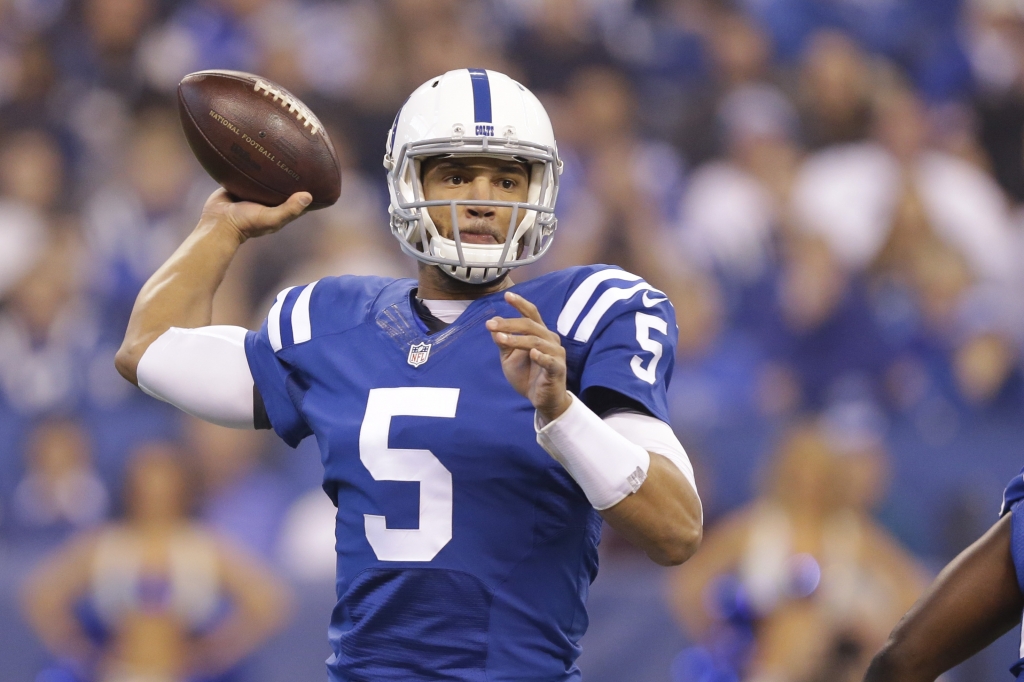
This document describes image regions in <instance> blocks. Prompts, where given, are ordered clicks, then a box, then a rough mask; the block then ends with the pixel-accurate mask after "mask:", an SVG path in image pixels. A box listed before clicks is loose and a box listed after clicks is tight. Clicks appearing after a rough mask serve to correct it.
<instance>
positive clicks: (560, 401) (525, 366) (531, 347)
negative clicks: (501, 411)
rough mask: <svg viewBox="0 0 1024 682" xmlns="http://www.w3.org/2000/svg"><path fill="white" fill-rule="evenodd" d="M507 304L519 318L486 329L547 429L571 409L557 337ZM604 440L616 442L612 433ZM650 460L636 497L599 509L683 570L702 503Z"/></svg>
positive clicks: (516, 301)
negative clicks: (515, 311)
mask: <svg viewBox="0 0 1024 682" xmlns="http://www.w3.org/2000/svg"><path fill="white" fill-rule="evenodd" d="M505 300H506V301H507V302H508V303H509V304H510V305H512V306H513V307H514V308H515V309H516V310H518V311H519V312H520V313H521V314H522V315H523V317H521V318H514V319H505V318H500V317H499V318H493V319H491V320H489V321H488V322H487V328H488V330H489V331H490V332H491V336H492V337H493V339H494V342H495V344H497V346H498V348H499V351H500V353H501V364H502V369H503V370H504V372H505V376H506V377H507V378H508V380H509V382H510V383H511V384H512V386H513V387H514V388H515V389H516V390H517V391H519V393H521V394H522V395H524V396H525V397H527V398H528V399H529V400H530V402H531V403H533V406H534V407H535V408H536V409H537V413H538V416H539V418H540V419H541V420H542V421H543V422H544V423H549V422H551V421H554V420H555V419H557V418H558V417H560V416H562V414H563V413H565V412H566V410H568V409H569V407H570V406H571V405H572V403H573V398H572V396H571V394H569V392H568V391H567V390H566V364H565V349H564V348H563V347H562V345H561V341H560V339H559V337H558V334H556V333H555V332H553V331H551V330H549V329H548V328H547V327H546V326H544V322H543V320H542V319H541V317H540V313H539V312H538V311H537V307H536V306H534V305H533V304H532V303H530V302H529V301H527V300H526V299H524V298H522V297H521V296H519V295H517V294H514V293H512V292H509V293H506V294H505ZM608 435H609V436H611V437H613V438H618V434H616V433H614V432H612V431H610V430H609V432H608ZM641 454H642V450H641ZM648 454H649V455H650V465H649V467H648V470H647V477H646V479H645V480H644V481H643V483H642V485H640V487H639V488H638V489H636V491H635V493H634V494H632V495H628V496H627V497H625V498H624V499H622V500H621V501H619V502H618V503H616V504H614V505H613V506H610V507H607V508H603V509H601V508H600V507H599V509H600V511H601V514H602V516H604V518H605V520H606V521H608V523H609V524H610V525H611V526H612V527H613V528H615V530H617V531H619V532H620V533H622V534H623V535H624V536H625V537H626V538H627V539H629V540H630V541H631V542H633V543H634V544H636V545H638V546H639V547H640V548H642V549H643V550H644V551H645V552H646V553H647V555H648V556H650V557H651V559H653V560H654V561H656V562H657V563H659V564H663V565H675V564H681V563H682V562H684V561H686V560H687V559H688V558H689V557H690V556H692V555H693V553H694V552H695V551H697V547H698V546H699V545H700V540H701V534H702V519H701V506H700V499H699V498H698V497H697V492H696V490H695V489H694V488H693V486H692V485H690V482H689V481H687V480H686V477H685V476H683V474H682V472H681V471H680V469H679V468H678V467H677V466H675V465H674V464H673V463H672V462H671V461H669V460H668V459H667V458H666V457H664V456H662V455H659V454H657V453H648ZM570 473H571V472H570ZM577 482H579V483H580V484H581V486H583V488H584V490H585V491H586V490H587V486H586V485H585V483H584V482H583V481H580V480H579V479H578V478H577ZM588 496H589V493H588ZM595 506H596V505H595Z"/></svg>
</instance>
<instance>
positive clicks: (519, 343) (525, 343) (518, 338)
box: [491, 332, 565, 357]
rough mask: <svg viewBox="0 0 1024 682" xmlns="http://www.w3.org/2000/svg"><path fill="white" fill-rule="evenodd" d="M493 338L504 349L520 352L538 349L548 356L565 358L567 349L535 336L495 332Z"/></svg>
mask: <svg viewBox="0 0 1024 682" xmlns="http://www.w3.org/2000/svg"><path fill="white" fill-rule="evenodd" d="M491 336H492V337H493V338H494V342H495V343H496V344H498V345H499V346H501V347H502V348H511V349H519V350H531V349H534V348H536V349H538V350H540V351H541V352H543V353H545V354H547V355H552V356H556V357H557V356H560V357H565V349H564V348H562V347H561V346H560V345H558V344H557V343H552V342H551V341H550V340H548V339H543V338H541V337H539V336H533V335H532V334H506V333H505V332H494V333H493V334H492V335H491Z"/></svg>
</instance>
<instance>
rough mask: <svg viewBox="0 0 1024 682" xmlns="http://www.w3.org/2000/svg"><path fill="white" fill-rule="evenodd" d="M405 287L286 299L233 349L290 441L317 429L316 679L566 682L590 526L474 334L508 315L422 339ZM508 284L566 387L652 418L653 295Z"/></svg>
mask: <svg viewBox="0 0 1024 682" xmlns="http://www.w3.org/2000/svg"><path fill="white" fill-rule="evenodd" d="M415 286H416V282H415V281H414V280H409V279H398V280H396V279H389V278H378V277H352V276H344V277H331V278H326V279H322V280H320V281H318V282H315V283H313V284H308V285H306V286H304V287H294V288H291V289H287V290H285V291H284V292H282V293H281V294H280V295H279V296H278V298H277V301H276V302H275V304H274V307H273V308H272V310H271V312H270V315H269V316H268V319H267V321H266V323H265V324H264V325H263V327H262V328H261V329H260V331H259V332H250V333H249V334H248V335H247V336H246V339H245V351H246V356H247V358H248V362H249V368H250V370H251V372H252V376H253V378H254V380H255V384H256V388H257V389H258V391H259V393H260V394H261V396H262V398H263V401H264V404H265V406H266V412H267V415H268V417H269V420H270V423H271V425H272V426H273V428H274V430H275V431H276V432H277V433H278V435H280V436H281V438H283V439H284V440H285V442H287V443H288V444H289V445H292V446H295V445H297V444H298V443H299V441H301V440H302V439H303V438H305V437H306V436H309V435H315V437H316V439H317V442H318V444H319V446H320V452H321V458H322V460H323V464H324V468H325V474H324V484H323V485H324V489H325V490H326V491H327V493H328V494H329V495H330V497H331V499H332V500H334V502H335V504H336V505H337V507H338V513H337V527H336V528H337V531H336V542H337V551H338V577H337V596H338V603H337V606H336V607H335V609H334V614H333V617H332V622H331V626H330V633H329V636H330V642H331V646H332V648H333V650H334V654H333V656H332V657H331V658H330V659H329V660H328V669H329V672H330V676H331V679H332V680H334V681H335V682H343V681H344V682H354V681H360V682H362V681H369V680H409V679H416V680H442V679H443V680H458V681H467V682H468V681H470V680H474V681H475V680H480V681H483V680H488V681H491V682H497V681H501V680H545V681H549V682H554V681H568V680H579V679H581V676H580V671H579V669H578V667H577V666H576V664H575V660H576V658H577V656H578V655H579V652H580V648H579V640H580V637H582V635H583V633H584V632H585V631H586V628H587V614H586V609H585V601H586V597H587V592H588V590H589V586H590V583H591V582H592V581H593V580H594V577H595V576H596V574H597V544H598V541H599V539H600V532H601V517H600V515H599V514H598V513H597V512H596V511H595V510H594V509H593V507H591V505H590V504H589V503H588V501H587V498H586V496H585V495H584V493H583V491H582V490H581V489H580V488H579V486H578V485H577V484H576V482H575V481H573V479H572V478H571V477H570V476H569V475H568V473H566V471H565V470H564V469H563V468H562V466H561V465H560V464H558V462H556V461H555V460H554V459H552V457H551V456H550V455H548V454H547V453H546V452H545V451H544V450H543V449H541V447H540V446H539V445H538V444H537V442H536V434H535V430H534V423H533V419H534V408H533V406H532V405H531V404H530V402H529V401H528V400H527V399H526V398H524V397H523V396H521V395H520V394H519V393H517V392H516V391H515V390H514V389H513V388H512V386H511V385H510V384H509V382H508V381H507V379H506V378H505V376H504V374H503V372H502V369H501V364H500V361H499V354H498V349H497V348H496V347H495V345H494V342H493V341H492V339H491V335H490V333H489V332H488V331H487V329H486V328H485V326H484V323H485V322H486V321H487V320H488V319H490V318H491V317H494V316H496V315H497V316H503V317H518V315H519V314H518V313H517V312H516V311H515V310H514V309H513V308H512V307H511V306H510V305H508V304H507V303H506V302H505V301H504V299H503V296H502V292H497V293H494V294H490V295H488V296H484V297H483V298H480V299H477V300H475V301H473V303H471V304H470V305H469V307H468V308H467V309H466V310H465V312H463V313H462V315H460V316H459V318H458V319H457V320H456V321H455V322H454V323H453V324H451V325H450V326H448V327H446V328H444V329H443V330H441V331H439V332H437V333H433V334H432V333H430V332H429V331H428V329H427V328H426V326H425V324H424V322H423V321H422V319H421V318H420V316H419V315H417V313H416V312H415V310H414V308H413V299H412V295H413V289H414V287H415ZM512 290H513V291H515V292H516V293H518V294H520V295H522V296H523V297H524V298H526V299H527V300H530V301H532V302H533V303H534V304H535V305H536V306H537V307H538V309H539V311H540V314H541V316H542V317H543V319H544V322H545V324H546V325H547V326H548V327H549V328H550V329H556V330H557V331H558V333H559V335H560V336H561V341H562V345H563V346H564V347H565V350H566V359H567V368H568V379H567V385H568V388H569V390H570V391H572V392H573V393H575V394H576V395H578V396H580V397H581V398H582V399H583V401H584V402H586V403H588V404H590V405H591V407H593V408H594V409H595V411H598V410H599V409H600V408H599V405H598V404H603V403H604V402H606V401H607V396H608V395H612V396H617V399H618V400H619V401H620V403H625V404H628V405H631V406H633V407H634V408H635V409H641V410H643V411H646V412H649V413H650V414H651V415H653V416H654V417H656V418H658V419H661V420H663V421H666V422H667V421H668V407H667V399H666V388H667V385H668V381H669V377H670V376H671V372H672V365H673V350H674V348H675V345H676V338H677V329H676V324H675V316H674V312H673V310H672V307H671V304H670V303H669V302H668V300H667V298H666V297H665V295H664V294H662V293H661V292H659V291H657V290H656V289H654V288H653V287H651V286H650V285H649V284H647V283H646V282H644V281H643V280H642V279H640V278H639V277H637V276H636V275H632V274H630V273H627V272H624V271H622V270H619V269H617V268H612V267H608V266H589V267H580V268H570V269H567V270H562V271H559V272H554V273H551V274H548V275H544V276H542V277H539V278H537V279H534V280H531V281H528V282H525V283H523V284H518V285H515V286H514V287H513V288H512ZM602 396H603V397H602ZM595 403H598V404H595Z"/></svg>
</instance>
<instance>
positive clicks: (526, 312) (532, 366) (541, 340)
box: [487, 291, 572, 421]
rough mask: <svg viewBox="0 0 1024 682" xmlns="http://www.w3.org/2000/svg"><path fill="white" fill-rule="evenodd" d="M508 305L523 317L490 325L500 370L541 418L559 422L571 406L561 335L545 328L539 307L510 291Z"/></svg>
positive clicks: (501, 320)
mask: <svg viewBox="0 0 1024 682" xmlns="http://www.w3.org/2000/svg"><path fill="white" fill-rule="evenodd" d="M505 301H506V302H507V303H508V304H509V305H511V306H512V307H513V308H515V309H516V310H518V311H519V312H520V313H521V314H522V315H523V316H522V317H519V318H515V319H505V318H503V317H492V318H491V319H490V320H488V321H487V329H488V330H489V331H490V332H491V338H493V339H494V343H495V344H496V345H497V346H498V350H499V351H500V352H501V369H502V371H504V372H505V378H506V379H508V381H509V383H510V384H512V387H513V388H515V389H516V390H517V391H519V393H521V394H522V395H523V396H525V397H526V398H528V399H529V401H530V402H531V403H533V406H534V407H535V408H537V411H538V412H540V415H541V417H543V418H544V419H545V420H547V421H551V420H553V419H556V418H557V417H559V416H560V415H561V414H562V413H563V412H565V411H566V410H567V409H568V408H569V405H571V404H572V398H570V397H569V393H568V392H567V391H566V388H565V349H564V348H562V343H561V341H560V340H559V337H558V334H556V333H555V332H553V331H551V330H550V329H548V328H547V327H545V326H544V321H543V320H542V319H541V316H540V312H538V310H537V306H535V305H534V304H533V303H530V302H529V301H527V300H526V299H525V298H523V297H522V296H520V295H518V294H514V293H512V292H511V291H509V292H506V293H505Z"/></svg>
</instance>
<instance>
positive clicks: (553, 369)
mask: <svg viewBox="0 0 1024 682" xmlns="http://www.w3.org/2000/svg"><path fill="white" fill-rule="evenodd" d="M530 360H532V361H533V362H535V363H537V364H538V365H539V366H540V368H541V369H543V370H544V371H545V372H546V373H547V374H548V376H551V377H559V376H561V375H563V374H565V361H564V360H563V359H562V358H559V357H556V356H553V355H548V354H547V353H544V352H542V351H541V350H540V349H539V348H533V349H531V350H530Z"/></svg>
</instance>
